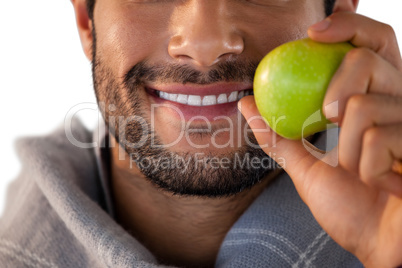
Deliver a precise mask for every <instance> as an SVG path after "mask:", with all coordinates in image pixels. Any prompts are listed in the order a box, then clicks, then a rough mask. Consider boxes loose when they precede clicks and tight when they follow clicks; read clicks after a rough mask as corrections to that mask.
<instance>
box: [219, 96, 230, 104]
mask: <svg viewBox="0 0 402 268" xmlns="http://www.w3.org/2000/svg"><path fill="white" fill-rule="evenodd" d="M216 101H217V102H218V103H219V104H221V103H227V102H228V97H227V96H226V94H221V95H219V96H218V99H217V100H216Z"/></svg>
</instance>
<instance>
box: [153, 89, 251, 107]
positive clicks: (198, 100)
mask: <svg viewBox="0 0 402 268" xmlns="http://www.w3.org/2000/svg"><path fill="white" fill-rule="evenodd" d="M250 94H252V91H251V90H242V91H233V92H231V93H230V94H229V96H228V95H227V94H225V93H223V94H219V95H208V96H204V97H201V96H199V95H185V94H170V93H167V92H163V91H157V95H158V96H159V97H160V98H162V99H165V100H170V101H173V102H178V103H182V104H186V105H189V106H210V105H215V104H223V103H228V102H235V101H238V100H240V99H241V98H242V97H243V96H248V95H250Z"/></svg>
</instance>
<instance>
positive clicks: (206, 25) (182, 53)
mask: <svg viewBox="0 0 402 268" xmlns="http://www.w3.org/2000/svg"><path fill="white" fill-rule="evenodd" d="M225 2H227V1H221V0H201V1H199V0H194V1H189V2H188V4H187V5H185V6H182V7H181V8H180V9H177V10H176V12H174V13H173V18H172V21H171V22H172V25H173V26H172V29H173V35H172V37H171V38H170V40H169V47H168V52H169V55H170V56H171V57H172V58H175V59H181V60H182V61H185V62H186V63H191V64H194V65H196V66H201V67H210V66H212V65H214V64H216V63H218V62H219V61H221V60H222V59H224V58H227V57H229V56H231V55H238V54H241V53H242V52H243V50H244V41H243V38H242V36H241V35H240V34H239V33H238V32H236V31H237V30H236V27H235V25H234V24H233V23H231V19H230V13H229V12H228V10H227V7H226V6H225ZM176 14H177V16H176Z"/></svg>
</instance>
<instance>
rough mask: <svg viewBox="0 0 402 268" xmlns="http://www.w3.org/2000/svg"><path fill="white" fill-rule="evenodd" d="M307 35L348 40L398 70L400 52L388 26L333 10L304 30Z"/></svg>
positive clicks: (332, 40)
mask: <svg viewBox="0 0 402 268" xmlns="http://www.w3.org/2000/svg"><path fill="white" fill-rule="evenodd" d="M308 34H309V37H310V38H311V39H313V40H315V41H318V42H323V43H336V42H345V41H349V42H350V43H352V44H353V45H354V46H356V47H366V48H369V49H371V50H373V51H375V52H376V53H377V54H379V55H380V56H381V57H383V58H384V59H385V60H387V61H388V62H390V63H391V64H392V65H393V66H394V67H396V68H397V69H398V70H399V71H402V60H401V54H400V51H399V48H398V42H397V39H396V35H395V32H394V30H393V29H392V27H391V26H389V25H387V24H384V23H381V22H378V21H375V20H373V19H370V18H368V17H365V16H363V15H359V14H356V13H353V12H350V11H341V12H336V13H334V14H332V15H331V16H329V17H328V18H326V19H325V20H324V21H321V22H319V23H317V24H315V25H313V26H311V27H310V28H309V30H308Z"/></svg>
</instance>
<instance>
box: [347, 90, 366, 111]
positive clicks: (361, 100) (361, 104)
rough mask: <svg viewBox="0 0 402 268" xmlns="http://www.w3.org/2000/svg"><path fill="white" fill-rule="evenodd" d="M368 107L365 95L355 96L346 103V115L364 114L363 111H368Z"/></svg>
mask: <svg viewBox="0 0 402 268" xmlns="http://www.w3.org/2000/svg"><path fill="white" fill-rule="evenodd" d="M367 107H368V105H366V96H365V95H363V94H358V95H353V96H351V97H350V98H349V99H348V101H347V103H346V114H363V113H364V112H363V111H364V110H366V109H367Z"/></svg>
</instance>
